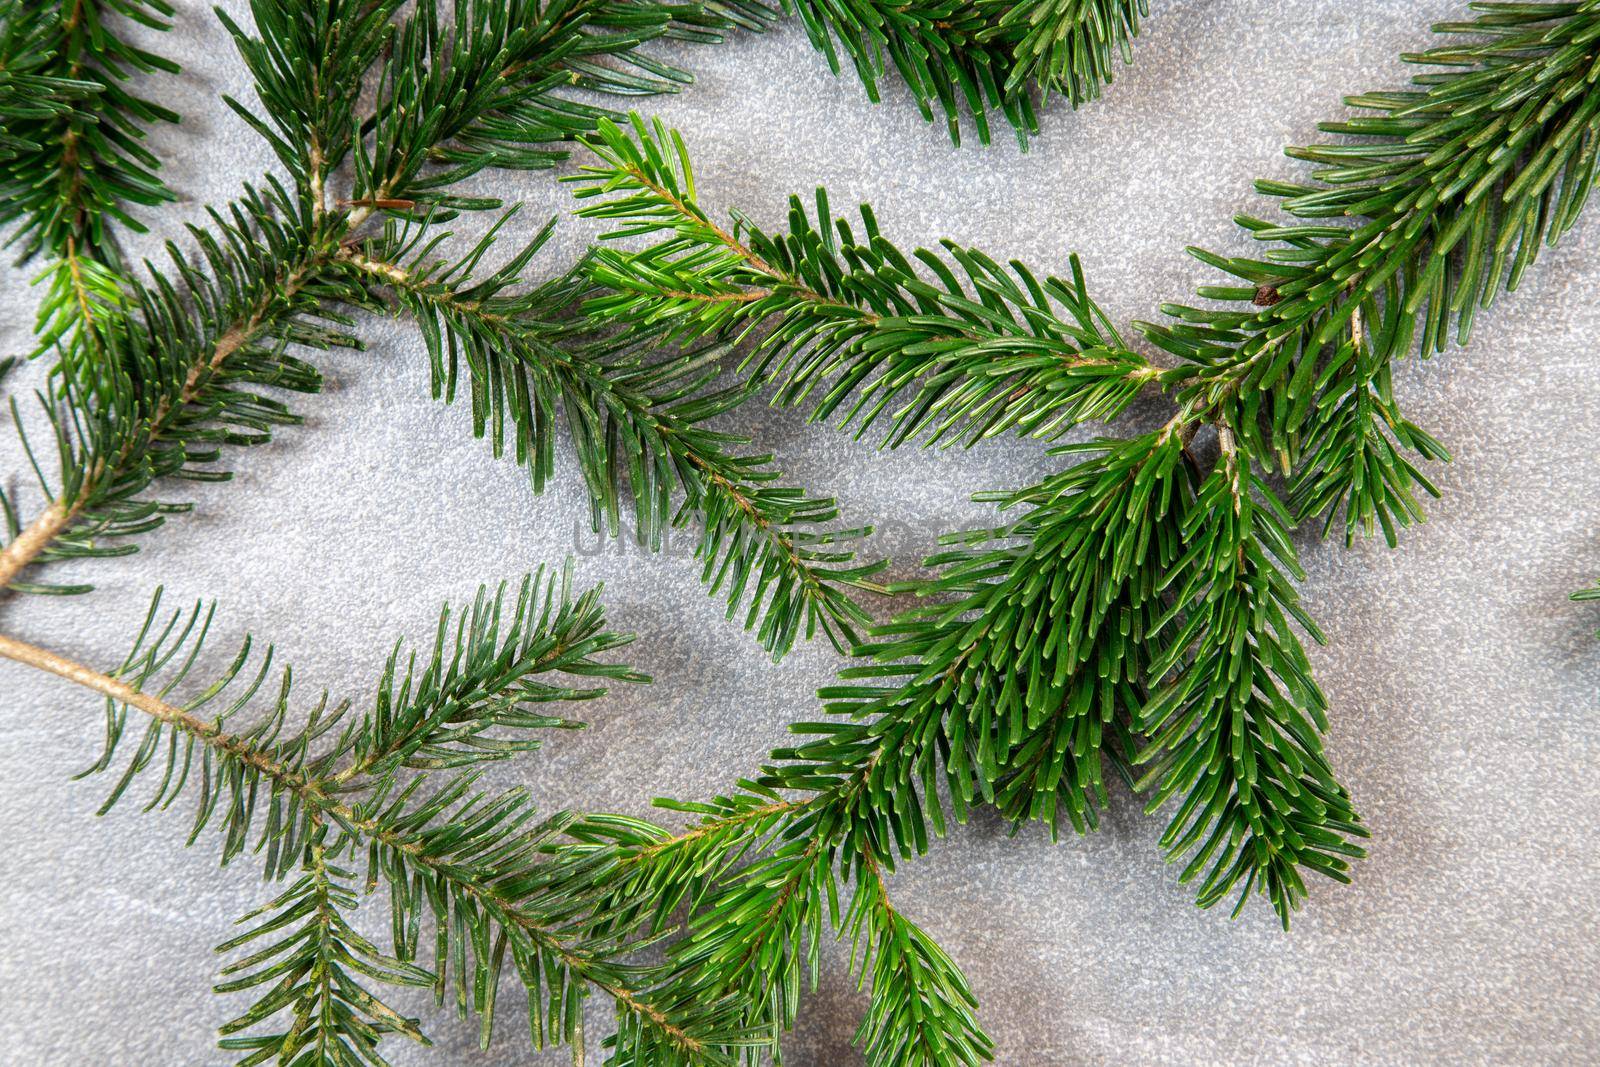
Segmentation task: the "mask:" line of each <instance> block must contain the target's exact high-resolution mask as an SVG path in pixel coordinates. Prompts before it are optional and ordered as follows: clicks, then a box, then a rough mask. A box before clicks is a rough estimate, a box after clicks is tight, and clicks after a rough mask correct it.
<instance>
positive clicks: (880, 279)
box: [570, 115, 1157, 447]
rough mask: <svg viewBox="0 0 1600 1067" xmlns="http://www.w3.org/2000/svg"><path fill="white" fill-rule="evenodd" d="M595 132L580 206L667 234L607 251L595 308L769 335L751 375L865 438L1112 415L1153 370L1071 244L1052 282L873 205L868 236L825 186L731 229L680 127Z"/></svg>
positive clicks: (1032, 429) (1021, 427) (961, 435)
mask: <svg viewBox="0 0 1600 1067" xmlns="http://www.w3.org/2000/svg"><path fill="white" fill-rule="evenodd" d="M586 143H587V144H588V145H589V147H590V148H591V149H592V150H593V151H594V152H595V154H596V155H597V156H598V157H599V160H600V162H599V163H598V164H597V165H590V166H587V167H585V168H584V169H583V173H582V174H581V175H578V176H575V177H574V178H573V179H570V180H574V181H578V182H580V183H581V184H580V186H579V188H578V189H577V192H576V195H577V196H578V197H579V198H580V199H594V200H596V201H597V202H596V203H594V204H590V205H588V206H586V207H584V208H583V210H582V211H580V214H582V215H585V216H588V217H592V218H602V219H607V220H611V221H615V222H618V223H620V224H621V228H620V229H618V230H616V231H614V232H613V233H611V234H608V235H607V236H608V237H610V238H635V237H640V236H647V235H651V236H653V235H657V234H663V235H664V236H662V237H661V238H660V239H659V240H658V242H657V243H656V244H655V245H654V246H652V247H650V248H647V249H645V250H643V251H622V250H619V249H616V248H603V249H601V250H599V251H598V252H597V253H596V255H595V259H594V266H593V267H592V269H591V274H592V276H593V277H594V279H595V281H596V282H597V283H599V284H602V285H605V286H607V287H609V288H610V289H612V290H613V293H611V294H609V295H606V296H604V297H601V298H597V299H595V300H593V301H591V302H590V304H589V305H588V310H589V312H590V313H591V314H592V315H596V316H606V317H609V318H614V319H617V320H622V321H629V320H634V321H645V322H649V323H652V324H656V325H659V326H661V327H662V328H664V329H666V330H668V331H670V334H671V335H672V336H674V337H679V338H686V339H701V338H708V337H715V336H722V335H726V336H729V337H732V338H735V339H736V340H750V339H756V338H759V340H757V341H756V343H755V344H754V347H753V348H752V350H751V354H750V355H749V356H748V357H747V360H746V362H747V364H753V365H754V368H755V369H754V376H755V377H756V378H757V379H759V380H761V381H763V382H768V383H772V384H773V385H774V386H775V387H776V396H775V401H774V402H775V403H778V404H783V405H795V406H798V405H809V406H810V407H811V408H812V417H813V418H814V419H818V420H823V419H827V418H829V417H831V416H834V415H835V414H839V413H841V412H842V416H841V419H840V421H841V423H843V424H846V425H848V424H850V423H851V422H854V423H855V426H856V433H857V435H858V436H859V435H862V434H865V433H866V432H867V431H868V430H869V429H870V428H871V427H872V426H873V425H874V424H876V423H877V422H879V421H880V420H884V421H887V423H888V428H887V429H886V431H885V434H884V439H883V440H884V443H885V444H886V445H889V446H891V447H892V446H895V445H899V444H901V443H904V442H906V441H909V440H915V439H918V438H921V439H923V440H924V441H926V442H929V443H932V442H937V441H943V440H951V441H958V440H959V441H965V442H966V443H969V444H970V443H972V442H975V441H977V440H980V439H982V438H984V437H990V436H995V435H998V434H1001V433H1005V432H1009V431H1013V430H1015V431H1016V432H1019V433H1025V434H1029V435H1032V436H1037V437H1045V438H1050V437H1056V436H1059V435H1061V434H1062V433H1065V432H1066V431H1067V430H1068V429H1070V428H1072V427H1073V426H1074V425H1076V424H1078V423H1080V422H1083V421H1086V420H1090V419H1111V418H1114V417H1115V416H1116V415H1118V414H1119V413H1121V412H1122V411H1123V410H1125V409H1126V408H1127V406H1128V404H1129V403H1131V402H1132V400H1133V399H1134V397H1135V396H1137V395H1138V393H1139V391H1140V389H1141V388H1143V387H1145V386H1147V385H1149V384H1151V383H1152V382H1153V381H1154V380H1155V378H1156V377H1157V371H1156V370H1155V369H1154V368H1152V367H1150V366H1149V365H1148V364H1147V363H1146V362H1145V361H1144V360H1143V359H1142V358H1141V357H1140V356H1138V355H1136V354H1134V353H1133V352H1131V351H1129V350H1128V349H1127V347H1126V346H1125V345H1124V344H1123V342H1122V339H1121V338H1120V337H1119V336H1118V335H1117V332H1116V329H1115V328H1114V327H1113V326H1112V325H1111V323H1110V322H1109V320H1107V319H1106V317H1105V315H1104V314H1103V313H1102V312H1101V311H1100V309H1099V308H1098V307H1097V306H1095V304H1094V302H1093V301H1092V300H1090V298H1089V296H1088V292H1087V286H1086V283H1085V281H1084V278H1083V272H1082V269H1081V267H1080V265H1079V263H1078V261H1077V260H1076V259H1075V258H1074V259H1073V261H1072V278H1071V280H1070V281H1069V280H1063V279H1060V278H1048V279H1046V280H1045V281H1043V282H1040V281H1039V280H1038V279H1037V278H1036V277H1035V276H1034V275H1033V274H1032V273H1031V272H1030V271H1029V270H1028V269H1027V268H1026V267H1025V266H1023V265H1022V264H1020V263H1016V262H1012V263H1011V264H1010V266H1009V270H1008V269H1006V268H1002V267H1000V266H999V265H998V264H997V263H995V262H994V261H993V260H991V259H990V258H989V257H987V256H985V255H984V254H983V253H981V252H978V251H976V250H973V249H967V248H962V247H960V246H958V245H955V244H954V243H951V242H945V244H944V246H943V251H944V254H943V255H940V254H938V253H935V252H930V251H928V250H926V249H918V250H917V251H916V252H915V253H913V254H912V256H911V257H907V256H906V255H904V254H903V253H901V252H900V250H899V249H897V248H896V247H895V246H894V245H893V244H892V243H890V242H889V241H888V240H887V239H886V238H884V237H883V236H882V235H881V234H880V233H879V232H878V227H877V222H876V220H875V218H874V216H873V214H872V210H871V208H870V207H866V206H863V208H862V210H861V217H862V223H863V225H864V227H865V237H864V240H863V241H860V242H858V241H857V240H856V239H855V237H854V235H853V233H852V231H851V228H850V226H849V224H848V223H846V222H845V220H843V219H838V218H834V217H833V215H832V214H831V212H830V211H829V209H828V200H827V194H826V192H825V191H822V190H818V193H817V212H816V215H817V217H816V221H815V222H813V221H812V220H811V219H810V218H808V217H807V214H806V212H805V210H804V208H803V207H802V206H801V205H800V203H799V201H798V199H795V200H792V201H791V207H790V213H789V227H788V230H787V231H786V232H783V233H779V234H775V235H768V234H767V233H765V232H764V231H762V230H760V229H759V228H757V227H756V226H755V225H754V224H753V223H751V222H750V221H749V220H748V219H746V218H744V216H742V215H739V214H737V213H735V216H734V218H735V226H734V228H733V230H732V231H731V232H730V231H729V230H726V229H724V228H722V227H721V226H718V225H717V224H716V223H715V222H713V221H711V219H710V217H709V215H708V214H707V213H706V212H705V211H704V209H702V208H701V207H700V206H699V203H698V201H697V197H696V191H695V184H694V172H693V169H692V167H691V166H690V163H689V155H688V150H687V148H686V147H685V145H684V143H683V140H682V138H681V137H679V136H678V134H677V132H676V131H669V130H667V129H666V128H665V127H663V126H662V125H661V123H660V122H659V121H656V122H653V123H651V124H649V125H646V123H645V122H644V121H643V120H642V119H640V118H639V117H638V116H637V115H635V116H633V117H632V119H631V121H630V125H629V127H628V128H627V129H626V130H625V129H623V128H621V127H618V126H617V125H615V124H613V123H610V122H604V123H602V124H601V126H600V129H599V132H598V133H597V134H596V135H595V136H594V137H593V138H590V139H588V140H587V142H586ZM913 261H914V262H915V264H917V265H918V266H920V267H921V268H922V271H921V272H919V270H918V269H917V266H914V265H913ZM922 272H926V273H927V274H931V275H932V278H931V279H929V278H928V277H925V276H924V273H922ZM958 272H959V273H958ZM962 275H964V276H965V279H964V280H963V278H962V277H961V276H962ZM1058 309H1059V310H1058Z"/></svg>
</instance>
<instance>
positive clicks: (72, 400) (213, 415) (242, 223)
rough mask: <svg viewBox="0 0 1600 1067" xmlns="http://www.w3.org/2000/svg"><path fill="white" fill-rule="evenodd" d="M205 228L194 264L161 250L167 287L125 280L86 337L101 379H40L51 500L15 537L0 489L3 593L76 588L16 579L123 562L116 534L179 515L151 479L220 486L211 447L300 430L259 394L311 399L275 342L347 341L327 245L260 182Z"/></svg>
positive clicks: (194, 231)
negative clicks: (51, 458)
mask: <svg viewBox="0 0 1600 1067" xmlns="http://www.w3.org/2000/svg"><path fill="white" fill-rule="evenodd" d="M210 216H211V219H210V221H211V226H210V228H209V229H201V228H199V227H191V229H190V234H191V236H192V237H193V238H194V239H195V241H196V243H197V244H198V246H199V248H200V254H199V257H198V258H197V259H196V258H195V257H190V256H189V255H187V254H184V253H182V252H180V251H179V250H178V249H177V247H176V246H174V245H169V246H168V253H169V261H170V263H171V267H170V271H171V274H172V275H173V280H170V281H169V280H168V279H167V278H166V277H164V276H162V275H156V276H155V280H154V281H153V282H152V283H149V284H146V283H140V282H136V281H130V282H129V283H128V284H127V287H126V292H127V296H126V302H127V309H126V311H125V312H124V313H122V314H119V315H118V316H116V317H114V318H110V319H107V320H105V321H104V322H103V323H102V325H101V328H100V329H99V330H98V332H97V344H98V345H99V346H100V349H101V350H102V351H103V352H104V353H106V354H107V355H108V357H109V358H108V359H107V360H105V361H103V362H102V363H101V364H100V368H101V370H100V372H99V373H98V374H97V375H96V376H95V377H93V378H90V377H87V376H78V375H68V376H65V378H64V379H62V380H52V381H50V382H47V383H46V386H45V392H44V393H43V395H42V397H41V400H42V407H43V410H44V412H45V415H46V417H47V419H48V421H49V424H50V428H51V431H52V437H53V446H54V450H55V452H56V456H55V463H54V464H50V465H46V464H44V463H41V462H36V463H35V470H36V473H37V475H38V479H39V485H40V490H41V493H42V495H43V496H44V498H45V499H46V500H47V501H48V503H47V505H46V506H45V507H44V508H43V509H42V510H41V511H40V512H39V513H38V515H37V516H36V517H35V518H34V519H33V520H32V521H30V522H28V523H27V524H26V525H24V524H23V522H22V520H21V517H20V513H19V510H18V508H17V506H16V504H15V503H14V502H13V501H12V500H11V499H10V498H9V497H7V496H6V495H4V494H3V493H0V510H3V512H4V517H5V522H6V526H7V533H8V535H9V536H8V538H7V543H6V545H5V547H4V548H3V549H0V589H4V588H7V587H9V588H11V589H13V590H17V591H26V592H55V593H63V592H83V591H86V590H87V589H88V588H89V587H88V586H84V585H70V586H68V585H59V584H52V583H39V582H34V581H31V580H27V579H25V578H22V577H21V576H22V573H23V571H24V570H25V569H26V568H28V567H29V566H30V565H32V564H34V563H36V562H48V561H52V560H62V559H74V558H86V557H98V556H112V555H124V554H126V553H129V552H132V551H135V550H136V547H137V546H136V544H135V543H133V542H131V541H129V540H127V539H128V538H131V537H135V536H137V535H140V534H144V533H147V532H149V531H150V530H152V529H154V528H156V527H158V526H160V525H161V524H162V523H163V522H165V519H166V516H167V515H169V514H172V513H174V512H181V511H184V510H186V509H187V505H186V504H183V503H180V502H173V501H170V500H162V499H159V498H157V497H155V496H152V495H151V494H150V490H152V489H153V488H155V486H156V485H157V483H160V482H164V481H165V480H166V479H169V478H182V479H188V480H202V479H209V480H221V479H225V478H226V477H227V472H226V471H220V470H218V469H216V468H215V467H214V466H212V464H213V462H214V461H215V460H217V459H218V458H220V456H221V450H222V448H223V447H224V446H240V445H252V444H259V443H261V442H263V441H265V440H267V439H268V437H269V435H270V433H271V431H272V430H273V429H274V428H275V427H277V426H282V425H287V424H292V423H294V422H296V421H298V419H297V417H296V416H295V415H293V413H292V412H290V411H289V410H288V408H287V407H285V406H284V405H283V403H282V402H281V401H278V400H276V399H274V398H273V397H271V396H270V395H267V394H265V393H262V392H259V391H257V390H258V389H261V388H271V389H287V390H291V391H299V392H314V391H315V390H317V389H318V388H319V387H320V383H321V377H320V375H319V374H318V372H317V371H316V370H315V368H313V367H312V366H311V365H309V364H307V363H305V362H304V361H302V360H300V359H298V358H296V357H294V356H291V355H289V354H288V353H287V352H285V351H284V349H285V348H286V347H287V346H288V345H290V344H294V345H302V346H307V347H311V348H326V347H328V346H330V345H350V344H354V343H355V342H354V341H353V340H352V339H351V338H349V336H348V335H347V334H346V333H345V332H344V331H343V329H342V327H343V325H344V323H345V320H344V319H343V317H342V316H341V315H340V314H339V313H338V312H337V310H336V309H337V305H338V304H339V302H340V301H341V299H343V298H345V297H346V296H347V295H348V293H347V292H344V291H341V285H342V281H341V279H340V278H339V277H338V276H337V275H330V274H329V273H327V272H325V271H323V270H322V269H321V265H322V258H323V257H324V256H325V250H324V247H323V245H324V239H323V238H322V237H321V236H320V231H319V229H318V224H317V223H315V222H314V221H313V219H312V218H311V215H310V210H309V206H308V205H307V204H305V203H304V202H303V201H297V200H296V199H295V198H294V196H293V195H292V194H290V193H289V192H287V191H286V190H285V189H283V188H282V187H281V186H279V185H277V184H276V183H275V182H270V181H269V183H268V184H267V186H266V187H265V188H263V189H259V190H258V189H252V188H247V189H246V191H245V195H244V197H243V198H241V199H240V200H239V201H237V202H235V203H234V204H233V205H230V207H229V209H228V210H227V211H226V212H225V213H224V212H219V211H212V212H211V213H210ZM174 282H176V284H174ZM344 288H345V290H348V286H345V287H344ZM21 425H22V423H21V420H20V419H19V420H18V426H19V428H20V427H21ZM50 466H54V468H55V471H54V473H53V474H52V472H51V471H50V469H49V467H50Z"/></svg>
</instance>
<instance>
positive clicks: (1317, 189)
mask: <svg viewBox="0 0 1600 1067" xmlns="http://www.w3.org/2000/svg"><path fill="white" fill-rule="evenodd" d="M1473 7H1474V9H1475V10H1477V11H1478V12H1480V14H1479V16H1478V18H1476V19H1475V20H1473V21H1470V22H1448V23H1442V24H1440V25H1438V26H1435V27H1434V31H1435V32H1436V33H1440V34H1446V35H1450V36H1452V37H1454V36H1456V35H1471V36H1470V39H1467V40H1464V41H1462V42H1460V43H1449V44H1444V45H1440V46H1438V47H1436V48H1433V49H1431V50H1429V51H1426V52H1421V53H1418V54H1415V55H1408V56H1405V57H1404V58H1405V59H1406V60H1407V61H1409V62H1413V63H1419V64H1425V65H1427V66H1429V67H1431V68H1433V69H1432V70H1430V71H1429V72H1428V73H1425V74H1421V75H1419V76H1417V78H1416V79H1415V88H1413V89H1411V90H1408V91H1402V92H1379V93H1367V94H1364V95H1361V96H1354V97H1350V98H1349V99H1348V101H1347V102H1348V104H1349V105H1350V106H1351V107H1352V108H1355V109H1357V110H1359V111H1362V112H1371V113H1372V114H1370V115H1360V116H1358V117H1354V118H1351V119H1349V120H1346V121H1342V122H1333V123H1326V124H1324V125H1323V127H1322V129H1323V130H1325V131H1326V132H1328V133H1332V134H1336V135H1339V136H1340V137H1341V138H1342V140H1341V141H1340V142H1339V143H1330V144H1319V145H1313V146H1311V147H1307V148H1291V149H1289V154H1290V155H1291V156H1294V157H1296V158H1299V159H1304V160H1307V161H1309V162H1311V163H1313V164H1316V165H1317V169H1316V170H1314V171H1313V172H1312V174H1311V180H1310V181H1306V182H1276V181H1273V182H1267V181H1263V182H1258V183H1257V188H1258V189H1259V190H1260V191H1262V192H1264V193H1267V194H1269V195H1272V196H1276V197H1280V198H1281V206H1282V207H1283V209H1284V210H1285V211H1286V212H1287V213H1288V214H1289V215H1291V216H1293V217H1294V219H1295V220H1296V221H1294V222H1292V223H1289V224H1282V223H1273V222H1268V221H1263V220H1260V219H1255V218H1250V217H1241V218H1240V219H1239V223H1240V225H1241V226H1243V227H1244V228H1245V229H1246V231H1247V232H1249V233H1250V234H1251V235H1252V236H1253V237H1255V238H1256V239H1257V240H1260V241H1262V242H1263V243H1265V244H1267V245H1268V246H1269V247H1268V248H1267V249H1266V251H1265V253H1264V255H1263V256H1261V257H1260V258H1243V257H1224V256H1218V255H1214V254H1211V253H1208V252H1204V251H1201V250H1198V249H1196V250H1194V254H1195V255H1196V256H1197V257H1198V258H1199V259H1201V261H1203V262H1205V263H1207V264H1208V265H1211V266H1214V267H1217V268H1219V269H1221V270H1223V271H1226V272H1228V273H1230V274H1232V275H1234V276H1235V277H1236V278H1238V279H1239V280H1240V281H1241V282H1243V283H1244V284H1243V285H1235V286H1208V287H1204V288H1202V289H1201V290H1200V295H1201V296H1203V297H1206V298H1208V299H1212V300H1222V301H1227V302H1228V304H1227V306H1223V307H1220V308H1219V307H1215V306H1211V307H1205V308H1195V307H1187V306H1183V305H1169V306H1167V307H1166V308H1165V309H1164V310H1166V311H1167V312H1168V313H1169V314H1170V315H1172V316H1174V317H1175V318H1176V320H1177V321H1176V322H1174V323H1172V324H1168V325H1145V326H1144V327H1143V328H1144V330H1145V333H1146V336H1148V337H1149V338H1150V339H1151V340H1152V341H1153V342H1155V343H1156V344H1158V345H1160V346H1161V347H1163V348H1165V349H1167V350H1168V351H1169V352H1172V353H1173V354H1175V355H1177V356H1179V357H1180V358H1181V359H1182V360H1183V361H1184V366H1183V367H1182V368H1181V369H1180V370H1179V371H1178V372H1177V374H1176V382H1175V384H1176V385H1177V394H1176V395H1177V396H1178V398H1179V399H1180V401H1189V400H1192V401H1193V402H1195V403H1196V404H1198V405H1201V406H1203V407H1205V408H1207V409H1209V410H1210V411H1212V412H1213V413H1214V414H1213V417H1214V418H1216V419H1217V420H1219V421H1224V422H1226V423H1227V424H1228V425H1229V426H1230V427H1231V428H1232V430H1233V431H1234V433H1235V434H1236V435H1237V437H1238V440H1239V443H1240V446H1241V447H1243V448H1244V449H1246V450H1247V451H1248V452H1249V454H1250V455H1251V456H1252V458H1254V459H1255V461H1256V462H1258V463H1260V464H1262V465H1263V466H1267V467H1277V468H1280V469H1281V470H1282V471H1284V472H1285V473H1286V474H1289V475H1290V476H1291V486H1290V501H1291V503H1292V505H1293V507H1294V513H1295V515H1296V517H1297V519H1299V520H1302V521H1304V520H1311V519H1319V520H1321V521H1322V522H1323V524H1324V529H1328V528H1331V527H1332V526H1333V525H1334V524H1335V523H1338V524H1339V525H1341V526H1342V527H1343V529H1344V533H1345V537H1346V540H1347V541H1348V540H1352V539H1354V537H1355V536H1356V534H1357V533H1358V532H1363V531H1364V532H1367V533H1371V532H1372V531H1374V530H1375V529H1377V528H1381V529H1382V531H1383V534H1384V537H1385V538H1386V539H1387V540H1388V541H1389V542H1390V543H1391V544H1392V543H1393V542H1394V541H1395V538H1396V536H1397V534H1398V531H1399V530H1400V529H1401V528H1403V527H1405V526H1408V525H1410V524H1411V523H1412V522H1416V521H1419V520H1420V519H1421V518H1422V512H1421V509H1420V506H1419V504H1418V501H1417V493H1418V491H1419V490H1420V491H1423V492H1427V493H1433V491H1434V490H1433V487H1432V485H1431V484H1430V483H1429V482H1428V480H1427V479H1426V477H1425V476H1424V475H1423V474H1422V473H1421V471H1420V470H1419V469H1418V467H1417V464H1416V462H1415V460H1414V459H1413V457H1416V458H1420V459H1421V460H1437V459H1445V458H1448V457H1447V455H1446V453H1445V450H1444V448H1443V447H1442V446H1441V445H1440V444H1439V443H1438V442H1436V441H1435V440H1434V439H1433V438H1432V437H1430V436H1429V435H1428V434H1427V433H1426V432H1424V431H1422V430H1421V429H1419V428H1418V427H1416V426H1415V425H1413V424H1412V423H1411V422H1410V421H1408V420H1407V419H1406V418H1405V416H1404V415H1403V414H1402V412H1401V411H1400V409H1399V406H1398V405H1397V403H1396V402H1395V399H1394V395H1393V389H1392V387H1391V385H1390V374H1391V370H1392V366H1393V364H1394V362H1395V361H1396V360H1398V359H1402V358H1404V357H1405V356H1406V355H1408V354H1409V353H1411V352H1412V351H1415V350H1420V351H1421V352H1422V354H1423V355H1424V356H1427V355H1429V354H1431V353H1432V352H1435V351H1438V350H1440V349H1442V348H1443V347H1444V345H1445V344H1446V343H1447V342H1448V340H1449V338H1450V336H1451V333H1452V328H1453V330H1454V333H1455V336H1456V339H1457V341H1458V342H1461V343H1464V342H1465V341H1466V339H1467V336H1468V333H1469V331H1470V330H1471V327H1472V323H1473V321H1474V319H1475V318H1476V314H1477V312H1478V311H1479V310H1480V309H1482V308H1487V307H1488V306H1489V305H1490V304H1491V303H1492V302H1493V301H1494V299H1495V297H1496V296H1497V295H1498V294H1499V292H1500V291H1501V289H1502V288H1504V289H1507V290H1512V289H1515V288H1516V286H1517V284H1518V282H1519V281H1520V280H1521V278H1522V276H1523V274H1524V272H1525V271H1526V270H1527V268H1528V267H1529V266H1531V265H1532V263H1533V262H1534V260H1535V259H1536V258H1537V256H1538V253H1539V249H1540V247H1541V246H1542V245H1544V244H1554V243H1555V242H1556V241H1557V240H1558V239H1559V238H1560V237H1561V236H1562V235H1563V234H1564V233H1566V232H1567V230H1569V229H1570V228H1571V227H1572V226H1573V225H1574V224H1575V223H1576V222H1577V219H1578V215H1579V213H1580V212H1581V211H1582V209H1583V207H1584V204H1585V203H1586V202H1587V200H1588V197H1589V194H1590V193H1591V191H1592V190H1593V188H1594V183H1595V177H1596V169H1595V168H1596V153H1597V150H1600V91H1596V88H1595V71H1596V63H1597V57H1600V4H1597V3H1595V2H1593V0H1588V2H1584V3H1566V4H1526V3H1485V4H1474V5H1473ZM1352 139H1353V140H1352ZM1299 220H1309V221H1299ZM1323 220H1328V221H1323Z"/></svg>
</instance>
